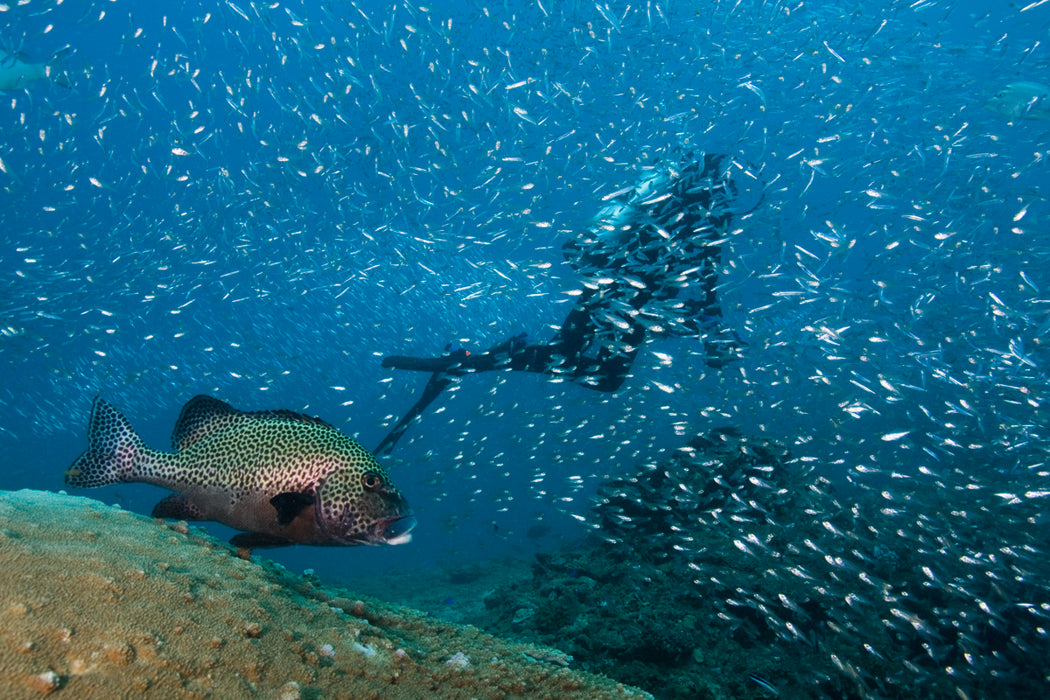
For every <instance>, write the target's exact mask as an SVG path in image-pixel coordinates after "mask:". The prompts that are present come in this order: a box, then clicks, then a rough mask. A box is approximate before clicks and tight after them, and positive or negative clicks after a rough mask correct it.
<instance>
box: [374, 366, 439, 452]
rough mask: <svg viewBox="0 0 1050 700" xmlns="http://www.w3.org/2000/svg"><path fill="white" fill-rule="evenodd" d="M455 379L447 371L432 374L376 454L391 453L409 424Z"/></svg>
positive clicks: (381, 443) (377, 448)
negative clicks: (419, 394) (416, 399)
mask: <svg viewBox="0 0 1050 700" xmlns="http://www.w3.org/2000/svg"><path fill="white" fill-rule="evenodd" d="M409 359H415V358H409ZM455 381H456V378H455V377H452V376H449V375H448V374H446V373H445V372H435V373H434V374H432V375H431V376H430V379H429V381H427V384H426V386H425V387H423V393H422V395H421V396H420V397H419V400H418V401H416V403H415V404H413V406H412V408H410V409H408V413H406V414H405V415H404V416H403V417H402V418H401V420H399V421H398V422H397V425H395V426H394V427H393V428H391V430H390V432H389V433H387V436H386V437H385V438H383V440H382V442H380V443H379V446H378V447H376V449H375V454H377V455H385V454H390V451H391V450H393V449H394V445H395V444H396V443H397V441H398V440H400V439H401V436H402V435H404V434H405V431H406V430H408V426H409V425H411V424H412V422H413V421H414V420H415V419H416V418H418V417H419V416H420V415H421V414H422V413H423V411H425V410H426V408H427V406H429V405H430V403H431V402H432V401H433V400H434V399H436V398H437V397H438V396H439V395H440V394H441V392H443V391H444V390H445V389H447V388H448V387H449V386H450V385H451V384H452V383H453V382H455Z"/></svg>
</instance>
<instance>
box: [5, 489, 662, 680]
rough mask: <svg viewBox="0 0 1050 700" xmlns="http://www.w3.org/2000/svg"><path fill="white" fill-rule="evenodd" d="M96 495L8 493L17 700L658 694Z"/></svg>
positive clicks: (11, 655)
mask: <svg viewBox="0 0 1050 700" xmlns="http://www.w3.org/2000/svg"><path fill="white" fill-rule="evenodd" d="M546 658H563V655H559V654H558V653H557V652H554V651H553V650H548V649H543V648H540V647H536V646H532V645H523V644H512V643H507V642H503V641H500V640H499V639H496V638H495V637H492V636H490V635H488V634H485V633H483V632H481V631H479V630H477V629H475V628H472V627H459V626H455V625H451V624H447V623H443V622H439V621H436V620H434V619H432V618H427V617H426V616H425V615H424V614H422V613H418V612H415V611H412V610H409V609H407V608H398V607H394V606H390V605H385V604H383V603H380V602H378V601H376V600H373V599H370V598H361V597H360V596H355V595H353V594H350V593H346V592H341V591H335V590H330V589H324V588H322V587H320V586H319V585H317V584H316V582H315V581H311V580H307V579H304V578H302V577H299V576H295V575H293V574H291V573H290V572H288V571H287V570H285V569H284V568H283V567H280V566H278V565H274V564H272V563H269V562H266V561H258V560H255V561H248V560H244V559H241V558H238V557H237V556H236V551H235V550H234V549H232V548H231V547H230V546H228V545H226V544H223V543H220V542H218V541H217V540H215V539H213V538H211V537H209V536H207V535H204V534H202V533H201V532H199V531H197V530H195V529H193V530H191V529H188V528H186V526H185V524H184V523H182V524H176V525H174V526H171V527H169V526H168V525H165V524H163V523H161V522H159V521H154V520H151V519H148V518H143V517H141V516H138V515H134V514H132V513H129V512H126V511H122V510H120V509H119V508H116V507H112V506H107V505H104V504H102V503H99V502H97V501H93V500H90V499H86V498H78V497H72V496H66V495H61V494H54V493H46V492H40V491H18V492H0V687H3V688H4V689H5V694H4V697H6V698H21V697H24V698H35V697H41V696H43V695H47V694H51V693H60V694H61V695H68V696H69V697H76V698H122V697H140V696H144V694H146V693H148V694H149V696H152V697H163V698H210V697H223V698H250V697H265V698H276V697H280V698H288V699H289V700H291V699H292V698H300V697H304V698H314V699H319V698H377V699H378V698H382V699H383V700H387V699H389V698H419V697H428V698H505V697H515V696H526V695H527V696H528V697H530V698H572V697H577V698H645V697H651V696H649V695H648V694H646V693H643V692H642V691H639V690H636V689H633V688H628V687H625V686H623V685H619V684H617V683H614V682H612V681H609V680H607V679H605V678H603V677H601V676H596V675H591V674H587V673H583V672H577V671H573V670H571V669H568V668H563V667H561V666H560V665H558V664H553V663H547V662H544V661H542V659H546Z"/></svg>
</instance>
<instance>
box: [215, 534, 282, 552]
mask: <svg viewBox="0 0 1050 700" xmlns="http://www.w3.org/2000/svg"><path fill="white" fill-rule="evenodd" d="M230 544H232V545H233V546H234V547H242V548H244V549H263V548H266V547H287V546H288V545H290V544H295V543H294V542H292V541H291V540H289V539H287V538H285V537H278V536H277V535H267V534H266V533H264V532H242V533H241V534H239V535H234V536H233V537H231V538H230Z"/></svg>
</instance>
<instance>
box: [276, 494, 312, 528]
mask: <svg viewBox="0 0 1050 700" xmlns="http://www.w3.org/2000/svg"><path fill="white" fill-rule="evenodd" d="M270 503H271V505H273V507H274V508H275V509H277V524H278V525H287V524H288V523H290V522H292V521H293V520H295V519H296V518H297V517H299V514H300V513H302V512H303V509H304V508H307V507H308V506H312V505H313V504H314V497H313V496H311V495H310V494H308V493H295V492H294V491H288V492H285V493H279V494H277V495H276V496H274V497H273V498H271V499H270Z"/></svg>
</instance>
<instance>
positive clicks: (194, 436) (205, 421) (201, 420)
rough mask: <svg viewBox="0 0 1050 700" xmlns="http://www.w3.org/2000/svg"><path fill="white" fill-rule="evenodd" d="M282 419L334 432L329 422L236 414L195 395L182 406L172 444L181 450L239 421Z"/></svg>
mask: <svg viewBox="0 0 1050 700" xmlns="http://www.w3.org/2000/svg"><path fill="white" fill-rule="evenodd" d="M252 420H264V421H272V420H283V421H290V422H294V423H306V424H307V425H316V426H323V427H326V428H331V429H332V430H335V428H334V427H332V426H331V425H330V424H329V423H326V422H325V421H323V420H321V419H320V418H314V417H312V416H307V415H304V414H302V413H296V412H295V411H286V410H284V409H281V410H277V411H238V410H237V409H236V408H234V407H233V406H231V405H230V404H228V403H226V402H225V401H220V400H219V399H217V398H215V397H212V396H207V395H205V394H201V395H199V396H194V397H193V398H192V399H190V400H189V401H187V402H186V405H185V406H183V407H182V413H180V414H179V419H178V420H177V421H175V430H174V431H173V432H172V434H171V445H172V447H174V448H175V449H176V450H184V449H186V448H187V447H189V446H190V445H192V444H194V443H195V442H198V441H199V440H201V439H203V438H205V437H207V436H209V435H212V434H214V433H216V432H218V431H221V430H225V429H227V428H229V427H231V426H233V425H236V424H237V423H239V422H241V421H252Z"/></svg>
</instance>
